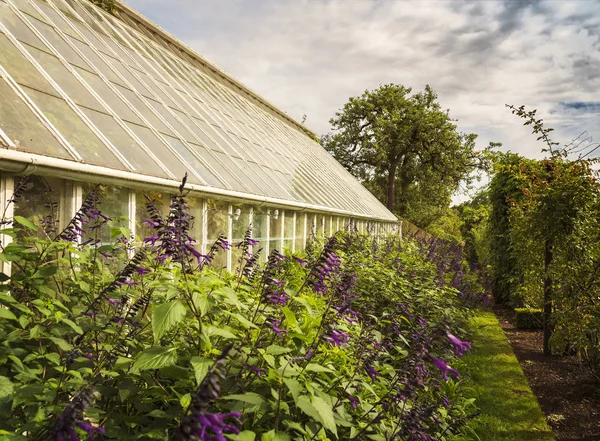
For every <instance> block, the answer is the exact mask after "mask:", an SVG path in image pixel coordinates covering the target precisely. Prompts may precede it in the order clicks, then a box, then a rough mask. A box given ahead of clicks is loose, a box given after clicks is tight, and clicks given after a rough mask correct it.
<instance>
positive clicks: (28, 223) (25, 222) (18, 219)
mask: <svg viewBox="0 0 600 441" xmlns="http://www.w3.org/2000/svg"><path fill="white" fill-rule="evenodd" d="M13 220H14V221H16V222H17V223H19V224H21V225H22V226H24V227H25V228H27V229H29V230H33V231H37V229H38V228H37V226H36V225H35V224H34V223H33V222H31V221H30V220H29V219H27V218H25V217H23V216H13Z"/></svg>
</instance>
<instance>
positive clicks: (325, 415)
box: [312, 396, 337, 438]
mask: <svg viewBox="0 0 600 441" xmlns="http://www.w3.org/2000/svg"><path fill="white" fill-rule="evenodd" d="M312 405H313V406H314V408H315V409H316V410H317V412H318V413H319V416H320V421H321V423H322V424H323V427H325V429H327V430H329V431H330V432H331V433H333V434H334V435H335V437H336V438H337V426H336V424H335V418H334V417H333V409H332V408H331V405H330V404H329V403H327V401H325V400H324V399H323V398H321V397H316V396H314V397H312Z"/></svg>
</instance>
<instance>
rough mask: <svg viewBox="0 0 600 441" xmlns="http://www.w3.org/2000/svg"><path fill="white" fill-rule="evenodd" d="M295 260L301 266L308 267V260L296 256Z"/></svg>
mask: <svg viewBox="0 0 600 441" xmlns="http://www.w3.org/2000/svg"><path fill="white" fill-rule="evenodd" d="M294 260H295V261H296V262H298V263H299V264H300V266H306V264H307V263H308V260H306V259H302V258H300V257H296V256H294Z"/></svg>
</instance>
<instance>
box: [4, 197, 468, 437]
mask: <svg viewBox="0 0 600 441" xmlns="http://www.w3.org/2000/svg"><path fill="white" fill-rule="evenodd" d="M148 210H149V220H148V222H147V225H148V227H149V228H150V230H151V235H150V237H149V239H148V240H147V241H145V244H144V246H142V247H141V248H140V247H138V248H136V249H134V248H133V243H132V241H131V240H130V238H129V235H128V232H127V231H126V230H125V229H123V228H114V229H112V231H111V236H112V237H113V238H114V239H115V241H116V243H115V244H114V245H101V244H99V243H98V242H97V238H98V237H101V231H102V229H103V228H109V227H110V220H109V219H107V218H105V217H103V216H102V214H101V213H100V211H99V210H98V200H97V198H96V197H95V195H94V193H93V192H92V193H91V194H90V195H88V197H87V199H86V201H85V203H84V205H83V207H82V209H81V210H80V211H79V212H78V213H77V215H76V216H75V218H74V220H73V221H72V222H71V223H70V224H69V227H67V229H66V230H65V231H63V232H53V231H51V229H46V231H42V230H43V228H44V226H36V225H33V224H32V223H31V222H29V221H28V220H26V219H22V218H20V219H15V220H14V221H15V222H14V223H13V224H12V226H13V227H14V228H8V229H5V230H4V231H3V232H4V233H5V234H8V235H12V236H13V237H15V238H17V237H19V238H20V241H19V243H13V244H10V245H7V246H6V247H4V249H3V252H2V254H0V256H2V257H0V258H1V259H2V260H3V261H5V262H7V261H10V262H11V263H12V277H10V278H8V276H5V277H4V279H5V282H6V283H5V284H4V285H2V290H3V291H2V293H1V294H0V303H1V304H2V305H4V307H3V308H2V309H0V342H2V343H1V344H0V414H1V415H3V416H4V418H3V419H2V420H0V430H1V432H0V434H3V435H5V436H6V437H7V439H9V440H17V439H26V438H28V439H39V440H42V439H47V440H77V439H86V438H87V439H98V438H100V437H101V436H105V437H106V438H107V439H122V440H132V439H141V440H146V439H147V440H149V439H164V440H167V439H173V440H186V439H190V440H191V439H201V440H224V439H226V438H229V439H240V440H242V441H245V440H254V439H261V440H265V441H267V440H292V439H293V440H307V441H308V440H314V439H321V440H325V439H345V440H353V439H355V440H359V439H373V440H385V439H401V440H412V439H418V440H433V439H445V438H450V437H451V435H453V434H454V433H455V432H457V431H459V430H460V429H461V427H462V426H463V425H464V423H465V421H466V419H468V417H469V416H470V415H471V414H472V413H473V408H472V407H473V405H472V402H471V401H469V400H466V399H464V398H463V396H462V394H461V391H460V387H459V386H460V380H459V378H460V374H459V372H458V371H456V370H455V369H454V368H453V367H452V363H453V361H454V359H455V358H456V357H457V356H461V355H462V354H463V353H464V352H465V351H467V350H468V349H469V347H470V346H469V344H468V343H467V342H464V341H462V340H461V337H460V336H461V326H462V324H463V322H464V319H465V317H466V315H467V314H468V309H467V308H466V306H465V302H466V300H468V299H471V296H470V295H464V294H465V293H464V291H463V292H462V293H461V291H459V290H458V289H457V287H459V288H461V289H462V285H461V283H462V282H461V277H462V272H461V271H460V268H459V266H457V265H460V260H461V256H460V255H458V254H452V253H450V251H449V250H448V249H444V250H443V251H444V252H441V251H442V250H441V249H440V250H438V252H433V251H432V249H433V248H432V247H433V243H431V242H429V243H420V244H419V243H417V242H414V241H405V242H401V241H400V240H399V238H398V237H393V236H392V237H389V238H387V239H385V240H377V239H374V238H373V237H369V236H367V235H363V234H359V233H356V232H351V231H349V232H345V233H340V234H338V235H336V236H334V237H331V238H329V239H328V240H326V241H325V242H319V241H313V242H312V243H311V244H310V246H309V248H308V250H307V253H306V254H305V255H302V256H298V255H290V254H285V255H284V254H281V253H280V252H278V251H273V252H271V253H270V255H269V257H268V261H267V263H266V264H265V265H264V266H260V265H259V264H258V257H257V256H258V255H259V252H258V248H259V247H260V244H259V243H256V241H254V240H253V239H252V232H251V229H249V230H248V233H247V234H246V237H245V239H244V241H243V242H241V243H240V244H229V243H227V241H226V240H224V238H220V239H219V240H218V241H217V242H216V243H215V245H214V246H213V247H212V248H211V250H210V251H209V252H208V253H207V254H206V255H203V254H200V253H199V252H198V251H197V249H196V248H195V243H194V241H193V240H192V239H191V238H190V237H189V234H188V233H189V231H190V228H191V225H192V223H193V219H192V218H191V217H190V216H189V214H188V212H187V206H186V201H185V192H184V190H183V186H182V189H181V192H180V194H178V195H175V196H173V198H172V201H171V209H170V212H169V214H168V216H166V217H163V216H161V214H160V212H159V210H157V209H156V207H154V205H153V203H152V202H150V203H149V204H148ZM4 222H5V226H7V227H10V226H11V222H12V220H5V221H4ZM46 225H54V223H53V222H46ZM42 233H44V234H42ZM40 236H42V237H45V236H47V237H48V238H40ZM78 243H84V244H85V246H82V245H81V244H78ZM230 246H237V247H239V248H240V251H241V255H242V258H241V259H240V262H238V267H237V270H236V271H234V272H233V273H232V274H230V273H226V272H219V271H216V270H215V269H213V268H211V267H210V262H211V261H212V259H214V258H215V256H216V255H217V253H218V252H219V251H220V250H221V249H223V248H227V247H230ZM434 251H435V250H434ZM131 256H132V257H131ZM457 262H458V263H457Z"/></svg>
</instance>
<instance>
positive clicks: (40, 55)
mask: <svg viewBox="0 0 600 441" xmlns="http://www.w3.org/2000/svg"><path fill="white" fill-rule="evenodd" d="M27 50H28V51H29V53H30V54H31V55H32V56H33V57H34V58H35V59H36V61H37V62H38V63H40V65H41V66H42V67H43V68H44V70H45V71H46V72H47V73H48V74H49V75H50V76H51V77H52V79H53V80H54V81H56V83H57V84H58V86H59V87H60V88H61V89H62V90H63V92H65V93H67V94H68V95H69V97H70V98H71V99H72V100H73V101H75V102H76V103H77V104H80V105H82V106H86V107H89V108H91V109H96V110H102V107H101V106H100V103H99V102H98V100H97V99H96V98H94V97H93V96H92V94H91V93H90V92H88V90H87V89H86V88H85V87H84V86H83V84H81V82H80V81H79V80H78V79H76V78H75V76H74V75H73V74H72V73H71V72H69V71H68V70H67V68H66V67H65V66H64V64H62V63H61V61H60V60H59V59H58V58H56V57H55V56H52V55H49V54H47V53H46V52H43V51H40V50H38V49H35V48H33V47H29V48H27ZM34 87H35V88H36V89H38V87H37V85H36V86H34Z"/></svg>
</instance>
